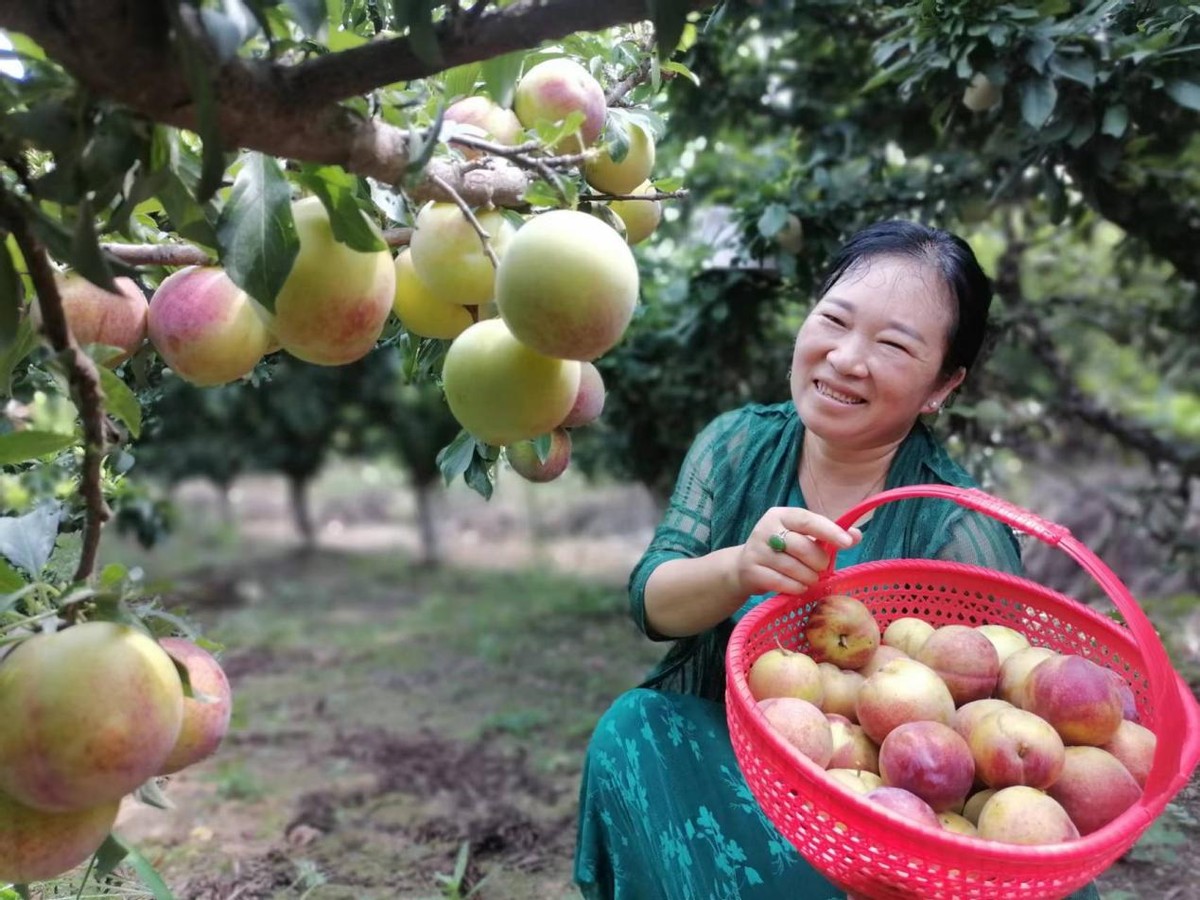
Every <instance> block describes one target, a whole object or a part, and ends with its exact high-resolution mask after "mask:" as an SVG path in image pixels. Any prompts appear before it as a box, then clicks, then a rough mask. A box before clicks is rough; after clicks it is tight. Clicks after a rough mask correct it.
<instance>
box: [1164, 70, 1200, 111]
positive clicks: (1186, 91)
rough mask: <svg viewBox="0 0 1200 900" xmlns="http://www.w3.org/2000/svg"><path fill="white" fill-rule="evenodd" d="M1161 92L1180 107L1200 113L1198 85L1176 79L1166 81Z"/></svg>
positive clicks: (1199, 90) (1199, 89) (1199, 86)
mask: <svg viewBox="0 0 1200 900" xmlns="http://www.w3.org/2000/svg"><path fill="white" fill-rule="evenodd" d="M1163 90H1164V91H1166V93H1167V96H1168V97H1170V98H1171V99H1172V100H1174V101H1175V102H1176V103H1178V104H1179V105H1180V106H1186V107H1187V108H1188V109H1194V110H1197V111H1200V84H1197V83H1196V82H1194V81H1185V80H1184V79H1182V78H1177V79H1175V80H1174V81H1168V82H1167V83H1166V85H1165V86H1164V87H1163Z"/></svg>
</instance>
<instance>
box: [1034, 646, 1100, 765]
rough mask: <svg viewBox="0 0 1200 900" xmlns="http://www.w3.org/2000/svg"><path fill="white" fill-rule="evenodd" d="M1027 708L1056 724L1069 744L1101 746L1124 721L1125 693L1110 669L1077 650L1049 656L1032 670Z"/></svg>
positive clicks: (1065, 741) (1055, 726)
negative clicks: (1120, 688) (1118, 688)
mask: <svg viewBox="0 0 1200 900" xmlns="http://www.w3.org/2000/svg"><path fill="white" fill-rule="evenodd" d="M1025 708H1026V709H1028V710H1030V711H1031V712H1034V713H1037V714H1038V715H1039V716H1041V717H1042V718H1043V719H1045V720H1046V721H1047V722H1049V723H1050V724H1051V725H1053V726H1054V728H1055V730H1057V731H1058V733H1059V734H1060V735H1062V739H1063V741H1064V743H1067V744H1091V745H1092V746H1097V747H1098V746H1100V745H1102V744H1105V743H1107V742H1108V741H1109V740H1110V739H1111V738H1112V736H1113V734H1115V733H1116V730H1117V726H1119V725H1120V724H1121V722H1122V721H1124V713H1123V707H1122V704H1121V695H1120V693H1119V692H1118V691H1117V686H1116V684H1115V683H1114V682H1113V679H1112V677H1111V675H1110V674H1109V671H1108V670H1107V669H1105V668H1104V667H1103V666H1100V665H1097V664H1096V663H1094V662H1092V661H1091V660H1090V659H1084V658H1083V657H1082V656H1075V655H1073V654H1064V655H1060V656H1057V657H1055V658H1053V659H1047V660H1045V661H1043V662H1041V663H1039V664H1038V665H1037V666H1035V667H1034V668H1033V670H1032V671H1030V673H1029V677H1028V678H1027V679H1026V682H1025Z"/></svg>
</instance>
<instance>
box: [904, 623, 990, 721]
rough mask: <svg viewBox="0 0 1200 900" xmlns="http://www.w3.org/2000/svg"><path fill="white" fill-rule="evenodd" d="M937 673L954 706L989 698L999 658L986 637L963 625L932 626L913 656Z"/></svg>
mask: <svg viewBox="0 0 1200 900" xmlns="http://www.w3.org/2000/svg"><path fill="white" fill-rule="evenodd" d="M913 658H914V659H916V661H917V662H921V663H924V664H925V665H927V666H929V668H931V669H933V671H935V672H937V673H938V675H940V676H941V678H942V681H944V682H946V687H948V688H950V696H951V697H953V698H954V704H955V706H961V705H962V704H964V703H970V702H971V701H972V700H981V699H983V698H984V697H990V696H991V694H992V691H993V690H995V688H996V678H997V677H998V676H999V674H1000V657H999V654H997V653H996V648H995V646H993V644H992V642H991V641H990V640H988V638H987V636H986V635H984V634H981V633H980V632H978V631H976V630H975V629H974V628H969V627H968V626H966V625H943V626H942V627H941V628H937V629H934V632H933V634H931V635H930V636H929V637H928V638H926V639H925V642H924V643H923V644H921V646H920V648H919V649H918V650H917V652H916V655H915V656H914V657H913Z"/></svg>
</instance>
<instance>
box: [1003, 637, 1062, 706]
mask: <svg viewBox="0 0 1200 900" xmlns="http://www.w3.org/2000/svg"><path fill="white" fill-rule="evenodd" d="M1055 656H1058V654H1057V653H1055V652H1054V651H1053V650H1051V649H1049V648H1048V647H1026V648H1025V649H1024V650H1017V651H1016V652H1015V653H1013V654H1012V655H1011V656H1009V657H1008V659H1006V660H1005V661H1004V663H1003V664H1002V665H1001V666H1000V677H999V678H997V679H996V696H997V697H999V698H1000V699H1001V700H1007V701H1008V702H1009V703H1011V704H1012V705H1013V706H1017V707H1020V708H1021V709H1024V708H1025V702H1024V699H1025V680H1026V679H1027V678H1028V677H1029V673H1030V672H1031V671H1033V668H1034V666H1036V665H1038V663H1041V662H1045V661H1046V660H1048V659H1050V658H1052V657H1055Z"/></svg>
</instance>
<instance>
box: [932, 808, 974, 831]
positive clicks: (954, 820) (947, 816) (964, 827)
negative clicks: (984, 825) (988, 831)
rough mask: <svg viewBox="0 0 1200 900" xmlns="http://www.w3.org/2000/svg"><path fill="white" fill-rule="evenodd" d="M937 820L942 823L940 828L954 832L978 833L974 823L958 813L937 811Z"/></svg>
mask: <svg viewBox="0 0 1200 900" xmlns="http://www.w3.org/2000/svg"><path fill="white" fill-rule="evenodd" d="M938 821H939V822H941V823H942V828H944V829H945V830H946V831H953V832H954V833H955V834H965V835H968V836H974V835H976V834H978V833H979V832H978V829H976V827H975V823H974V822H972V821H971V820H970V819H968V818H966V817H965V816H963V815H962V814H960V813H956V812H949V811H946V812H940V813H938Z"/></svg>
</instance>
